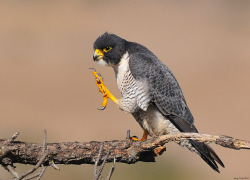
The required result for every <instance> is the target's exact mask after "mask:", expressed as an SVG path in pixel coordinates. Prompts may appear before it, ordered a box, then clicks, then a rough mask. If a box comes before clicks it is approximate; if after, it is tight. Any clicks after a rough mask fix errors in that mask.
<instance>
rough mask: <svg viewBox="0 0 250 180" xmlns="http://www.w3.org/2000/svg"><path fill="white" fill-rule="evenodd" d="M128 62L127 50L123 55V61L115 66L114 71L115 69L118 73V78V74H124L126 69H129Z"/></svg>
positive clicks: (116, 73)
mask: <svg viewBox="0 0 250 180" xmlns="http://www.w3.org/2000/svg"><path fill="white" fill-rule="evenodd" d="M128 62H129V54H128V52H126V53H125V54H124V55H123V56H122V58H121V61H120V62H119V63H118V64H117V65H115V66H113V68H114V71H115V75H116V79H117V78H118V77H117V76H118V75H122V74H124V72H125V71H127V70H128V68H129V67H128Z"/></svg>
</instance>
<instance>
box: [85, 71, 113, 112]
mask: <svg viewBox="0 0 250 180" xmlns="http://www.w3.org/2000/svg"><path fill="white" fill-rule="evenodd" d="M89 69H91V70H93V72H92V73H93V75H94V76H95V80H96V85H97V87H98V88H99V91H100V92H101V93H102V95H103V98H104V99H103V102H102V108H101V109H99V108H97V109H98V110H104V109H105V108H106V106H107V103H108V98H110V99H111V100H112V101H114V102H115V103H116V104H117V99H116V98H115V97H114V96H113V95H112V94H111V93H110V91H109V90H108V89H107V87H106V86H105V85H104V84H103V77H102V75H101V74H100V73H97V72H96V70H95V69H94V68H89Z"/></svg>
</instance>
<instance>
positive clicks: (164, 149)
mask: <svg viewBox="0 0 250 180" xmlns="http://www.w3.org/2000/svg"><path fill="white" fill-rule="evenodd" d="M164 151H166V146H160V147H157V148H155V149H154V152H155V154H156V155H162V153H163V152H164Z"/></svg>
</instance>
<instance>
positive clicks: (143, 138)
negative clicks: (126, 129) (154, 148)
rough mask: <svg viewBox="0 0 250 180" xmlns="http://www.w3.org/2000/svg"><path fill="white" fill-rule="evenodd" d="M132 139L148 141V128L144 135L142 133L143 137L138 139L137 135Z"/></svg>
mask: <svg viewBox="0 0 250 180" xmlns="http://www.w3.org/2000/svg"><path fill="white" fill-rule="evenodd" d="M131 139H132V140H133V141H146V140H147V139H148V131H147V130H144V131H143V135H142V138H141V139H138V138H136V137H131Z"/></svg>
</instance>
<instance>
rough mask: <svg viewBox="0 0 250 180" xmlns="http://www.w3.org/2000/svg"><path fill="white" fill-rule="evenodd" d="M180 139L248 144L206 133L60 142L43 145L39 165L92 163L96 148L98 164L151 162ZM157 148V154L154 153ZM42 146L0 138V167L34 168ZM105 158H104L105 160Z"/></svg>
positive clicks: (243, 146) (235, 146) (249, 145)
mask: <svg viewBox="0 0 250 180" xmlns="http://www.w3.org/2000/svg"><path fill="white" fill-rule="evenodd" d="M184 139H193V140H197V141H200V142H205V143H215V144H218V145H221V146H223V147H227V148H231V149H236V150H239V149H250V142H249V141H244V140H240V139H236V138H233V137H229V136H212V135H208V134H196V133H180V134H171V135H165V136H161V137H158V138H155V139H152V140H147V141H144V142H140V141H136V142H135V141H131V140H129V139H126V140H120V141H118V140H113V141H104V142H96V141H91V142H63V143H46V152H47V153H48V155H46V157H45V158H42V159H43V162H42V163H41V164H42V165H43V166H49V165H51V164H54V165H55V164H78V165H79V164H95V162H96V160H97V159H98V154H99V150H100V147H101V146H103V147H102V148H101V154H102V157H100V159H99V161H98V165H100V164H102V162H103V160H104V158H106V162H114V158H115V161H116V162H120V163H128V164H130V163H136V162H138V161H147V162H154V161H155V156H157V154H161V153H162V152H163V151H164V148H161V147H162V146H163V145H164V144H166V143H168V142H177V143H178V142H179V141H180V140H184ZM158 149H160V153H159V151H158ZM42 152H44V145H41V144H36V143H25V142H21V141H14V140H6V139H0V164H1V165H3V166H5V167H6V166H8V165H11V166H12V165H13V163H21V164H31V165H36V164H37V163H40V162H39V161H40V160H41V154H43V153H42ZM105 156H107V157H105Z"/></svg>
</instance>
